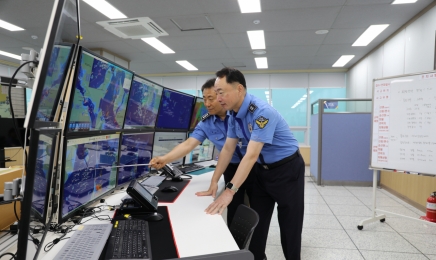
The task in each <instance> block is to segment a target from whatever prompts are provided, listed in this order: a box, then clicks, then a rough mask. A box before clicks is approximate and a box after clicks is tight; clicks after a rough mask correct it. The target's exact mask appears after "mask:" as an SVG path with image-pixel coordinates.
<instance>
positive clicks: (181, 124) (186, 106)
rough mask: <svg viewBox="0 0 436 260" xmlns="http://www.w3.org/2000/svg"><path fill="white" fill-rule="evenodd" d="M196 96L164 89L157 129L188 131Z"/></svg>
mask: <svg viewBox="0 0 436 260" xmlns="http://www.w3.org/2000/svg"><path fill="white" fill-rule="evenodd" d="M193 103H194V96H191V95H187V94H183V93H180V92H175V91H172V90H170V89H164V91H163V94H162V101H161V102H160V107H159V115H158V119H157V124H156V127H157V128H167V129H188V127H189V120H190V119H191V118H190V117H191V111H192V105H193Z"/></svg>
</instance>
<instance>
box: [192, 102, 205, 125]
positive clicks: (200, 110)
mask: <svg viewBox="0 0 436 260" xmlns="http://www.w3.org/2000/svg"><path fill="white" fill-rule="evenodd" d="M206 113H207V108H206V106H205V105H204V99H203V98H200V97H197V98H196V99H195V106H194V109H193V110H192V116H191V125H190V126H189V130H194V128H195V127H196V126H197V124H198V123H199V122H200V121H201V117H202V116H203V115H205V114H206Z"/></svg>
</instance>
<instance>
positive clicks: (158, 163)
mask: <svg viewBox="0 0 436 260" xmlns="http://www.w3.org/2000/svg"><path fill="white" fill-rule="evenodd" d="M165 164H166V163H165V160H163V159H162V157H155V158H153V159H151V161H150V166H151V167H153V168H155V169H160V168H163V167H164V166H165Z"/></svg>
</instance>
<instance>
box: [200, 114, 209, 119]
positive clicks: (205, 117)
mask: <svg viewBox="0 0 436 260" xmlns="http://www.w3.org/2000/svg"><path fill="white" fill-rule="evenodd" d="M208 117H210V114H209V113H206V114H204V115H203V116H202V117H201V121H204V120H206V119H207V118H208Z"/></svg>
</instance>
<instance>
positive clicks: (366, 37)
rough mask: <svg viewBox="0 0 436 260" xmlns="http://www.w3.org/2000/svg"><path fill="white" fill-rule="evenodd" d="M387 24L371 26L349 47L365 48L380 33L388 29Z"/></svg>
mask: <svg viewBox="0 0 436 260" xmlns="http://www.w3.org/2000/svg"><path fill="white" fill-rule="evenodd" d="M388 26H389V24H377V25H371V26H370V27H369V28H368V29H366V31H365V32H364V33H362V35H360V37H359V38H358V39H357V40H356V41H355V42H354V43H353V45H351V46H367V45H368V44H369V43H370V42H372V40H374V39H375V37H377V36H378V35H379V34H380V33H381V32H383V31H384V30H385V29H386V28H388Z"/></svg>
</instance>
